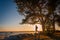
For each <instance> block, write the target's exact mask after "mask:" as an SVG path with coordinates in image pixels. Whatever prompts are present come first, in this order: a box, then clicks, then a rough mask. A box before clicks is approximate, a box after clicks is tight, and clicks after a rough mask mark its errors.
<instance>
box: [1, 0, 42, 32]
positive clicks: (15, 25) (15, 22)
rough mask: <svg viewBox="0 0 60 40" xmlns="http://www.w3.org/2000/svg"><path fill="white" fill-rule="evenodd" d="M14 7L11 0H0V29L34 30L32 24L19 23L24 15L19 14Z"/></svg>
mask: <svg viewBox="0 0 60 40" xmlns="http://www.w3.org/2000/svg"><path fill="white" fill-rule="evenodd" d="M16 7H17V6H16V4H15V3H14V1H13V0H0V31H27V30H28V31H32V30H34V27H33V26H34V25H29V24H26V25H25V24H24V25H20V24H19V23H20V22H21V21H22V19H23V18H24V16H22V15H19V13H18V11H17V8H16ZM39 28H41V27H39ZM38 30H39V29H38ZM40 30H42V29H40Z"/></svg>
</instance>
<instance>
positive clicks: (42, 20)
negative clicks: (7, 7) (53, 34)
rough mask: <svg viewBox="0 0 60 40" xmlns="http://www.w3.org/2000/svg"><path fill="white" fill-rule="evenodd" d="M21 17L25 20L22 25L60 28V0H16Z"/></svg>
mask: <svg viewBox="0 0 60 40" xmlns="http://www.w3.org/2000/svg"><path fill="white" fill-rule="evenodd" d="M15 2H16V4H17V8H18V12H19V14H20V15H24V16H25V19H23V20H22V23H21V24H24V23H28V24H35V23H39V24H42V26H43V29H44V26H45V25H46V26H47V25H48V26H54V27H55V24H56V23H57V24H58V25H59V26H60V0H15Z"/></svg>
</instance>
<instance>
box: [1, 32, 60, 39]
mask: <svg viewBox="0 0 60 40" xmlns="http://www.w3.org/2000/svg"><path fill="white" fill-rule="evenodd" d="M39 35H40V36H39ZM0 40H60V32H56V33H54V34H47V35H46V34H44V33H40V34H19V35H12V36H9V37H6V38H5V39H0Z"/></svg>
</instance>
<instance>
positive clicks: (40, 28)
mask: <svg viewBox="0 0 60 40" xmlns="http://www.w3.org/2000/svg"><path fill="white" fill-rule="evenodd" d="M36 25H37V31H42V25H40V24H35V25H34V31H35V30H36Z"/></svg>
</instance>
